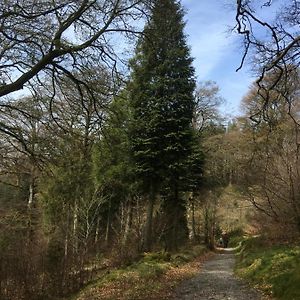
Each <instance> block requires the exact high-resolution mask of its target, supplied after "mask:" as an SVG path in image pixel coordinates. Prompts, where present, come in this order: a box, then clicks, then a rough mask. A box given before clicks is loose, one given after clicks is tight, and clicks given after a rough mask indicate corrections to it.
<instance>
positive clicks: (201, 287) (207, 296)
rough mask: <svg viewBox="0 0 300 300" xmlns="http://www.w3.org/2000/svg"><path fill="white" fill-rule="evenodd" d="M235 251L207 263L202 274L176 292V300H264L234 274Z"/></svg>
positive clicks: (220, 253)
mask: <svg viewBox="0 0 300 300" xmlns="http://www.w3.org/2000/svg"><path fill="white" fill-rule="evenodd" d="M234 263H235V256H234V254H233V251H230V250H227V251H221V252H219V253H217V254H216V255H215V256H214V257H213V258H212V259H210V260H208V261H207V262H205V263H204V264H203V266H202V268H201V271H200V273H199V274H198V275H197V276H196V277H194V278H192V279H190V280H187V281H185V282H183V283H181V284H180V285H179V286H178V288H177V289H176V291H175V297H174V298H173V299H174V300H192V299H198V300H262V299H265V298H264V297H263V296H262V295H261V294H260V293H259V292H258V291H256V290H255V289H253V288H251V287H249V286H248V285H247V284H246V283H244V282H242V281H241V280H239V279H237V278H236V277H235V276H234V274H233V268H234Z"/></svg>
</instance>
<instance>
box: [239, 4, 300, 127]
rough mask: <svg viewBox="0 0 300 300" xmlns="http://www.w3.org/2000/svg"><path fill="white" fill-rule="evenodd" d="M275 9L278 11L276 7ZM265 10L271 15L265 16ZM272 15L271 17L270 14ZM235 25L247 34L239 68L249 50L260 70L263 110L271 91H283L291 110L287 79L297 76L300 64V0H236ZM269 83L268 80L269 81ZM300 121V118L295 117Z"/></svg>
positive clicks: (259, 84)
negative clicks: (296, 71)
mask: <svg viewBox="0 0 300 300" xmlns="http://www.w3.org/2000/svg"><path fill="white" fill-rule="evenodd" d="M275 9H276V11H277V12H276V13H274V10H275ZM264 11H266V13H267V14H266V15H267V16H268V18H267V17H266V15H265V17H263V16H264ZM272 14H273V18H272V19H270V15H272ZM236 23H237V25H236V29H237V32H238V33H239V34H241V35H242V36H243V38H244V47H245V50H244V53H243V57H242V61H241V65H240V66H239V68H238V69H237V70H240V69H241V68H242V67H243V65H244V62H245V59H246V57H247V56H249V54H253V56H254V65H255V69H256V71H257V72H258V77H259V78H258V80H257V84H258V86H259V94H260V96H262V97H263V98H264V103H263V105H262V107H261V110H265V109H266V108H267V107H268V104H269V100H270V97H272V95H270V93H272V92H271V91H273V90H276V91H277V92H280V93H281V95H282V97H284V98H285V100H286V102H287V103H288V104H289V107H288V110H287V113H290V109H291V106H292V103H291V102H290V101H289V100H290V98H288V97H286V95H287V93H288V91H287V89H288V88H289V87H288V86H287V87H286V89H285V88H284V83H288V82H289V78H290V77H291V76H294V74H295V70H297V69H298V68H299V65H300V47H299V46H300V31H299V24H300V1H299V0H291V1H277V2H276V3H275V1H272V0H268V1H267V0H264V1H258V0H257V1H249V0H237V5H236ZM270 73H271V74H276V76H272V82H270V80H268V81H266V80H264V79H265V78H266V77H268V76H269V74H270ZM266 83H267V84H266ZM294 121H295V122H296V123H299V120H295V119H294Z"/></svg>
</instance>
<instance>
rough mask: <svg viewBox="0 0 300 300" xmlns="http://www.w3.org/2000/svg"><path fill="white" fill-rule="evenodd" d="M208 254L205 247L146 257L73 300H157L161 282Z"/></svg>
mask: <svg viewBox="0 0 300 300" xmlns="http://www.w3.org/2000/svg"><path fill="white" fill-rule="evenodd" d="M206 252H207V249H206V248H205V247H204V246H195V247H192V248H188V249H182V250H181V251H180V252H177V253H173V254H171V253H169V252H165V251H160V252H152V253H145V254H144V256H143V257H142V259H140V260H139V261H138V262H135V263H133V264H132V265H130V266H127V267H124V268H120V269H115V270H111V271H110V272H109V273H107V274H106V275H105V276H103V277H102V278H101V279H98V280H96V281H95V282H94V283H92V284H90V285H89V286H87V287H86V288H85V289H84V290H82V291H81V292H80V293H79V294H78V295H77V296H74V297H73V298H71V299H72V300H73V299H74V300H75V299H78V300H79V299H80V300H82V299H93V297H94V295H96V294H97V295H98V296H97V297H100V296H101V299H142V298H143V299H157V298H156V297H157V295H159V294H160V292H161V291H162V290H164V285H166V283H163V282H162V278H163V276H164V275H165V274H166V273H167V272H168V271H170V270H174V269H176V270H177V268H178V267H179V266H180V265H182V266H185V265H186V263H187V262H190V261H192V260H194V259H195V258H196V257H199V256H201V255H203V254H205V253H206ZM168 284H170V282H169V281H168ZM141 295H142V296H141ZM141 297H142V298H141ZM153 297H154V298H153ZM71 299H70V300H71ZM97 299H98V298H97Z"/></svg>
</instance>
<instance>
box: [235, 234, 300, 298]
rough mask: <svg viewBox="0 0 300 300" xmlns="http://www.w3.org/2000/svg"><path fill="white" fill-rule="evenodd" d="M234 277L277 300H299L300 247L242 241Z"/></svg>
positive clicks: (256, 239) (258, 239)
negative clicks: (248, 282) (247, 282)
mask: <svg viewBox="0 0 300 300" xmlns="http://www.w3.org/2000/svg"><path fill="white" fill-rule="evenodd" d="M238 257H239V259H238V263H237V266H236V273H237V275H239V276H240V277H243V278H245V279H246V280H248V281H250V282H251V283H253V284H255V285H257V286H258V287H260V288H261V289H262V290H263V291H265V292H266V293H267V294H270V295H273V296H274V297H275V298H277V299H280V300H299V299H300V247H299V246H295V245H267V244H266V243H265V242H264V240H263V239H262V238H260V237H257V238H249V239H246V240H244V241H243V243H242V247H241V250H240V252H239V254H238Z"/></svg>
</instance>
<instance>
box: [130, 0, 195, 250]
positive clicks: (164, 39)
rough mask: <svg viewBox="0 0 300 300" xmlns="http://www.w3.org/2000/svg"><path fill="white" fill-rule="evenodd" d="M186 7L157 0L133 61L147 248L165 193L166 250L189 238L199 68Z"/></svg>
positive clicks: (136, 137)
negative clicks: (187, 32)
mask: <svg viewBox="0 0 300 300" xmlns="http://www.w3.org/2000/svg"><path fill="white" fill-rule="evenodd" d="M183 16H184V13H183V10H182V8H181V6H180V3H179V2H178V1H175V0H157V1H155V2H154V5H153V8H152V15H151V18H150V20H149V22H148V23H147V25H146V26H145V29H144V35H143V38H142V39H141V40H140V41H139V43H138V45H137V49H136V56H135V58H134V59H133V61H132V81H131V85H130V91H131V103H132V110H133V128H132V134H131V143H132V149H133V153H134V158H135V161H136V166H137V172H138V173H139V175H140V178H141V179H142V181H143V183H144V186H145V191H146V192H147V193H148V195H149V207H148V218H147V223H146V232H145V244H146V245H145V248H146V250H148V249H149V248H150V246H151V226H152V225H151V223H152V211H153V205H154V201H155V198H156V196H157V195H158V193H159V192H161V195H162V196H163V197H162V199H163V205H162V207H163V215H164V216H165V221H166V226H165V228H166V232H165V240H166V246H167V248H176V247H177V246H178V242H182V241H184V240H185V238H186V237H187V225H186V216H185V201H184V200H183V199H184V197H183V196H182V192H184V191H186V189H187V184H186V180H187V177H188V165H190V158H191V156H192V154H193V153H192V152H193V151H192V148H193V143H194V136H193V130H192V126H191V123H192V117H193V109H194V105H195V103H194V96H193V93H194V89H195V80H194V68H193V67H192V58H191V56H190V50H189V48H188V46H187V44H186V37H185V35H184V25H185V24H184V21H183Z"/></svg>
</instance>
